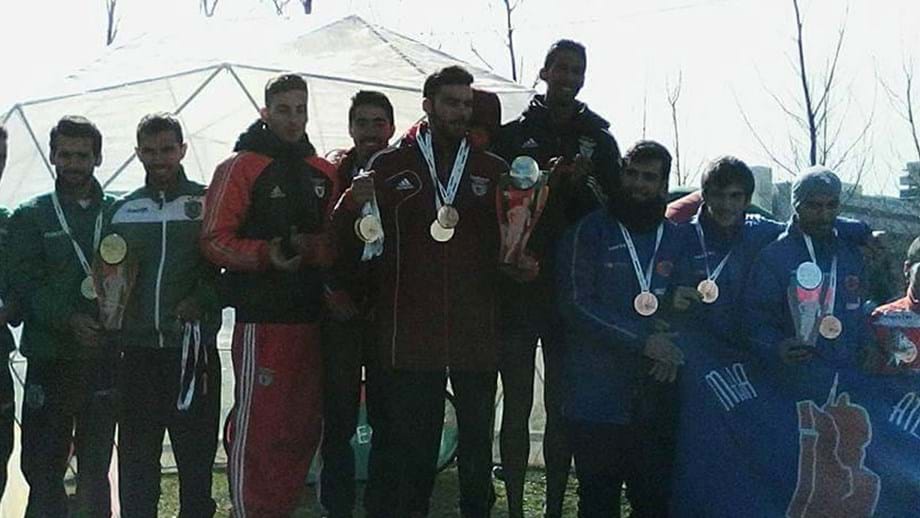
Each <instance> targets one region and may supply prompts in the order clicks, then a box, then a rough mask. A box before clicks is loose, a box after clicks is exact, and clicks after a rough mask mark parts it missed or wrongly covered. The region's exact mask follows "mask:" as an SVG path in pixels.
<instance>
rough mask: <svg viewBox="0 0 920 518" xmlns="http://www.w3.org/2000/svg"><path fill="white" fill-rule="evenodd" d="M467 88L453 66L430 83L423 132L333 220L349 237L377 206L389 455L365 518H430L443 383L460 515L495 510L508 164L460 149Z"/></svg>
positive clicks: (382, 158)
mask: <svg viewBox="0 0 920 518" xmlns="http://www.w3.org/2000/svg"><path fill="white" fill-rule="evenodd" d="M472 81H473V78H472V76H470V74H469V73H468V72H467V71H465V70H464V69H462V68H460V67H448V68H445V69H443V70H440V71H438V72H435V73H434V74H432V75H431V76H429V77H428V78H427V79H426V81H425V86H424V92H423V93H424V101H423V104H422V107H423V108H424V110H425V112H426V113H427V114H428V124H425V125H423V126H422V127H421V128H420V129H419V133H418V137H417V138H416V139H415V140H414V141H408V142H404V143H403V145H401V146H400V147H399V148H391V149H388V150H385V151H383V152H381V153H379V154H378V155H377V156H376V157H375V158H374V159H372V160H371V163H370V164H369V168H370V169H373V171H374V172H373V174H372V175H369V176H365V177H359V178H356V179H355V180H354V182H353V183H352V187H351V188H350V189H349V190H347V191H346V192H345V195H344V197H343V199H342V201H341V202H340V204H339V207H338V209H337V210H336V214H335V216H334V219H335V220H336V227H337V228H340V229H343V231H344V232H347V234H345V235H346V236H351V234H352V233H351V231H350V230H349V229H351V228H353V227H354V222H355V220H356V218H357V209H358V207H359V206H360V205H361V204H362V203H364V202H365V201H367V200H368V199H370V198H371V197H375V198H376V201H377V203H378V205H379V210H380V216H381V221H382V224H383V231H384V233H383V238H382V240H383V241H382V243H380V242H376V244H377V245H381V244H382V247H379V248H378V249H377V251H378V252H379V256H378V257H377V258H376V259H374V261H375V262H376V264H374V267H373V277H372V290H373V292H374V293H375V298H374V303H375V308H376V314H377V321H376V323H375V328H376V345H377V352H378V354H379V360H380V361H381V363H382V365H383V366H384V367H385V369H386V371H387V372H386V378H387V379H386V390H387V394H386V398H385V399H386V408H385V413H386V422H387V424H388V426H387V428H388V429H387V433H388V434H389V439H390V440H391V446H390V447H388V448H387V451H386V453H385V455H386V459H384V462H386V463H387V464H386V467H385V469H384V472H385V473H386V475H387V479H386V480H385V481H380V482H381V485H383V486H387V487H386V489H385V490H381V494H382V495H385V496H386V497H387V498H388V499H389V501H388V502H385V503H383V504H382V505H381V506H380V508H379V509H370V510H369V511H370V512H369V516H375V517H379V516H394V517H400V518H402V517H406V516H425V515H427V513H428V508H429V500H430V498H431V492H432V489H433V487H434V479H435V474H436V462H437V456H438V448H439V444H440V438H441V427H442V425H443V422H444V389H445V383H446V381H447V378H448V376H449V377H450V382H451V388H452V389H453V392H454V401H453V402H454V406H455V407H456V409H457V419H458V427H459V434H460V444H461V445H462V446H461V448H460V451H459V459H458V464H459V478H460V511H461V514H462V515H463V516H468V517H477V516H488V514H489V510H490V509H491V506H492V504H493V503H494V498H495V497H494V493H493V488H492V482H491V473H490V472H491V467H492V413H493V409H494V398H495V383H496V369H497V364H498V346H497V344H496V339H495V324H496V322H495V288H494V286H495V280H496V277H497V276H498V275H499V274H498V271H497V261H498V247H499V229H498V221H497V218H496V213H495V210H496V209H495V206H496V204H495V201H496V198H495V192H496V184H497V183H498V178H499V175H501V174H502V173H504V172H505V171H507V169H508V167H507V165H506V164H505V162H504V161H503V160H501V159H500V158H498V157H497V156H494V155H491V154H489V153H486V152H483V151H480V150H477V149H471V148H470V146H469V145H468V143H467V138H466V133H467V130H468V127H469V121H470V118H471V116H472V107H473V91H472V89H471V88H470V84H471V83H472ZM352 239H353V238H352ZM372 249H373V246H372V245H368V250H370V251H371V253H365V254H364V256H365V257H370V256H372V255H374V252H373V250H372ZM368 250H366V252H367V251H368ZM375 433H376V432H375Z"/></svg>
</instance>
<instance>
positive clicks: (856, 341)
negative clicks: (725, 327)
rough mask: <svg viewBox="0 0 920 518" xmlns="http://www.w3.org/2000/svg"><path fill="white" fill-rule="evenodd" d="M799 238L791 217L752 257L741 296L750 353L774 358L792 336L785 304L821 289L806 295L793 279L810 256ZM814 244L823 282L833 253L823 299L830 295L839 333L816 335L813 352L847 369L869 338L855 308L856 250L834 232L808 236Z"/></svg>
mask: <svg viewBox="0 0 920 518" xmlns="http://www.w3.org/2000/svg"><path fill="white" fill-rule="evenodd" d="M803 237H804V236H803V234H802V231H801V230H799V226H798V223H797V221H796V219H793V220H792V221H791V222H790V223H789V226H788V228H787V229H786V231H785V232H784V233H783V234H781V235H780V237H779V239H777V240H776V241H775V242H773V243H771V244H770V245H768V246H767V247H766V248H764V250H763V251H762V252H761V253H760V255H759V256H758V257H757V259H756V260H755V262H754V265H753V267H752V269H751V276H750V280H749V282H748V289H747V292H746V293H745V297H744V306H745V323H746V325H747V335H748V340H749V343H750V346H751V347H752V348H753V350H754V351H755V352H757V353H760V354H762V355H763V356H765V357H767V358H773V359H776V360H777V361H778V360H779V356H778V351H779V349H778V347H777V346H778V344H779V343H780V342H781V341H782V340H784V339H786V338H792V337H795V336H796V330H795V326H794V324H793V319H792V313H791V310H790V305H792V304H797V301H799V300H804V299H806V298H807V297H809V296H816V295H817V294H818V293H820V292H821V290H822V288H821V287H819V288H818V289H817V290H813V292H812V293H811V294H810V295H809V292H808V290H804V289H803V288H801V287H800V286H799V285H798V282H797V280H796V269H797V268H798V266H799V265H800V264H801V263H804V262H807V261H810V260H811V258H810V256H809V254H808V249H807V248H806V246H805V240H804V238H803ZM814 248H815V256H816V258H817V260H818V266H820V268H821V271H822V272H823V275H824V280H825V283H827V282H828V281H829V279H830V273H831V261H832V258H833V256H834V254H836V255H837V286H836V290H835V292H834V293H833V294H831V293H830V289H831V288H833V286H831V287H830V288H829V289H828V294H827V295H826V297H833V298H834V300H835V302H834V316H836V317H837V318H839V319H840V321H841V322H842V324H843V332H842V333H841V335H840V336H839V337H837V338H836V339H835V340H828V339H826V338H824V337H822V336H820V335H818V337H817V342H816V347H817V350H816V353H817V354H818V355H819V356H820V357H821V358H822V359H824V360H826V361H827V362H828V363H830V364H833V365H838V366H841V367H853V366H855V365H856V364H857V352H858V348H859V347H860V346H861V345H863V344H866V343H867V339H868V337H869V334H868V327H867V320H866V318H865V316H864V315H863V312H862V310H861V305H862V296H861V290H862V287H863V286H864V285H865V282H864V265H863V258H862V253H861V252H860V250H859V249H858V248H857V246H856V245H853V244H850V243H849V242H848V241H844V240H843V239H842V238H840V237H838V236H836V235H835V236H834V237H832V238H830V239H827V240H817V239H816V240H814ZM816 325H817V324H816ZM803 365H807V363H806V364H803Z"/></svg>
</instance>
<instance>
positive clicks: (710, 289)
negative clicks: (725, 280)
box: [696, 279, 719, 304]
mask: <svg viewBox="0 0 920 518" xmlns="http://www.w3.org/2000/svg"><path fill="white" fill-rule="evenodd" d="M696 291H698V292H699V293H700V295H701V296H702V298H703V303H704V304H712V303H713V302H715V301H717V300H718V299H719V285H718V284H716V281H714V280H712V279H704V280H702V281H700V283H699V284H697V285H696Z"/></svg>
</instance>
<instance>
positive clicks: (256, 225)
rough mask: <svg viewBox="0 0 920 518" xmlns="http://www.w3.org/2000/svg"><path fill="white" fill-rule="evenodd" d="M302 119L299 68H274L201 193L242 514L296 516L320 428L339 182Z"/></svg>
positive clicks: (232, 466) (233, 479)
mask: <svg viewBox="0 0 920 518" xmlns="http://www.w3.org/2000/svg"><path fill="white" fill-rule="evenodd" d="M306 123H307V84H306V82H305V81H304V80H303V78H301V77H299V76H296V75H282V76H279V77H276V78H273V79H272V80H270V81H269V82H268V84H267V85H266V87H265V108H263V109H262V110H261V119H260V120H258V121H256V122H255V123H254V124H253V125H252V126H250V127H249V129H247V130H246V132H245V133H243V134H242V135H240V137H239V140H238V141H237V143H236V146H235V148H234V151H235V153H234V155H233V156H231V157H230V158H229V159H227V160H226V161H224V162H223V163H222V164H220V165H219V166H218V167H217V170H216V171H215V173H214V179H213V181H212V184H211V188H210V189H208V195H207V198H206V213H205V218H204V224H203V225H202V231H201V249H202V252H203V253H204V255H205V257H207V258H208V259H209V260H210V261H211V262H213V263H214V264H216V265H218V266H220V267H222V268H224V269H225V271H226V275H225V277H226V290H227V294H228V297H229V299H230V300H229V305H231V306H233V307H234V308H235V309H236V326H235V328H234V331H233V368H234V374H235V375H236V393H235V402H234V406H233V410H232V411H231V413H230V416H229V417H228V419H227V426H226V430H227V435H228V437H229V439H228V440H227V444H228V449H229V451H228V456H229V464H228V470H227V471H228V476H229V478H230V491H231V495H232V498H233V512H234V516H236V517H237V518H243V517H246V516H254V517H258V518H266V517H274V516H279V517H280V516H289V515H290V513H291V512H292V511H293V510H294V508H295V507H296V505H297V501H298V499H299V496H300V492H301V491H302V489H303V487H304V481H305V480H306V476H307V472H308V471H309V468H310V462H311V460H312V458H313V454H314V452H315V451H316V447H317V443H318V442H319V439H320V435H321V427H322V390H321V381H322V380H321V373H322V358H321V354H320V346H319V336H320V330H319V320H320V317H321V314H322V308H323V282H324V281H323V278H324V276H325V273H324V270H325V269H326V268H328V267H329V266H331V264H332V261H333V260H334V256H335V248H334V246H333V244H332V243H333V242H332V240H331V239H330V235H329V234H327V232H326V231H327V229H326V221H327V214H328V213H327V209H329V207H330V200H333V199H335V198H334V196H336V191H337V187H336V182H335V180H334V178H335V170H334V168H333V167H332V165H331V164H329V162H326V161H325V160H323V159H322V158H319V157H317V156H316V154H315V151H314V148H313V146H312V145H311V144H310V142H309V140H308V139H307V137H306V134H305V128H306Z"/></svg>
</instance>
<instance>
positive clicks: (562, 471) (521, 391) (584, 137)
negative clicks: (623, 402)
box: [495, 40, 620, 517]
mask: <svg viewBox="0 0 920 518" xmlns="http://www.w3.org/2000/svg"><path fill="white" fill-rule="evenodd" d="M586 66H587V54H586V52H585V48H584V46H582V45H581V44H580V43H577V42H574V41H571V40H560V41H558V42H556V43H554V44H553V45H552V46H551V47H550V49H549V51H548V52H547V54H546V59H545V60H544V63H543V68H542V69H541V70H540V79H542V80H543V81H544V82H545V83H546V94H545V95H536V96H534V98H533V99H532V100H531V102H530V106H528V108H527V109H526V110H525V111H524V113H523V114H522V115H521V116H520V117H519V118H518V119H517V120H515V121H513V122H510V123H508V124H506V125H505V126H504V127H502V129H501V131H500V133H499V136H498V138H497V139H496V145H495V150H496V153H498V154H499V155H501V156H502V157H503V158H504V159H505V160H506V161H507V162H508V163H510V164H515V163H517V164H519V167H514V166H513V167H512V169H513V171H517V172H513V174H518V175H519V176H518V177H517V178H518V179H517V180H515V181H513V182H510V185H509V183H506V184H505V185H506V186H507V187H503V189H502V200H501V201H502V202H503V203H504V206H503V208H502V209H501V213H500V217H502V237H503V240H502V242H503V250H502V252H503V253H502V255H503V257H502V262H503V263H505V266H504V269H505V270H506V271H508V272H510V273H512V274H513V276H512V278H513V279H515V280H512V279H511V278H509V279H506V280H504V281H503V282H502V283H501V285H500V289H499V292H500V293H501V297H500V298H501V301H500V305H501V313H502V322H503V324H504V325H503V329H502V337H501V338H502V357H501V361H500V372H501V379H502V390H503V396H504V409H503V411H502V424H501V437H500V443H501V457H502V478H504V481H505V489H506V491H507V492H508V511H509V515H510V516H512V517H520V516H522V515H523V492H524V473H525V470H526V469H527V463H528V459H529V456H530V429H529V419H530V410H531V407H533V386H534V383H533V379H534V355H535V352H536V346H537V341H538V340H539V342H540V343H541V346H542V348H543V361H544V366H545V370H544V374H545V379H544V385H543V390H544V393H543V401H544V403H545V406H546V428H545V434H544V436H543V456H544V460H545V461H546V508H545V512H546V516H547V517H558V516H560V515H561V513H562V503H563V498H564V496H565V487H566V481H567V479H568V473H569V469H570V466H571V464H572V454H571V450H570V449H569V447H568V445H567V441H566V438H565V431H564V427H563V423H562V417H561V372H562V364H561V352H562V334H561V325H560V323H561V322H560V318H559V316H558V313H557V311H556V307H555V305H556V296H555V293H554V292H555V290H554V282H553V270H554V266H553V261H554V255H555V246H556V243H557V241H558V240H559V239H560V238H561V236H562V234H563V232H565V230H566V229H567V228H569V227H570V226H571V225H573V224H574V223H575V222H576V221H578V220H579V219H580V218H581V217H582V216H584V215H585V214H588V213H589V212H591V211H592V210H594V209H595V208H597V207H600V206H602V205H603V200H604V198H605V197H606V194H605V192H604V191H605V188H604V186H605V185H607V184H608V182H609V179H610V178H611V177H612V176H613V175H614V174H616V172H617V170H618V169H619V159H620V151H619V148H618V147H617V143H616V140H614V138H613V136H612V135H611V134H610V131H609V130H608V128H609V126H610V124H609V123H608V122H607V121H605V120H604V119H603V118H602V117H600V116H599V115H597V114H596V113H594V112H593V111H591V110H590V109H588V107H587V105H585V104H584V103H582V102H580V101H578V100H577V99H576V96H577V95H578V92H579V91H580V90H581V87H582V86H583V85H584V82H585V69H586ZM525 156H526V157H531V158H533V159H534V160H535V161H536V163H537V165H538V168H534V167H533V166H532V165H527V166H524V164H526V162H518V161H517V160H516V159H517V158H518V157H525ZM536 169H539V170H542V171H543V172H544V175H543V177H542V178H541V179H540V181H536V179H537V177H538V175H537V171H536ZM525 170H527V171H529V172H527V173H525V174H523V175H520V174H519V173H520V172H522V171H525ZM546 172H549V173H548V174H546ZM512 178H514V176H512ZM523 178H530V179H529V180H527V181H526V183H523V184H522V183H520V182H521V179H523ZM530 184H533V187H529V188H528V187H526V186H527V185H530ZM541 213H542V218H541ZM538 220H539V221H538Z"/></svg>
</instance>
